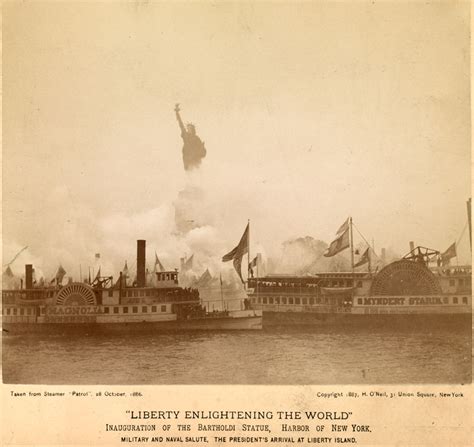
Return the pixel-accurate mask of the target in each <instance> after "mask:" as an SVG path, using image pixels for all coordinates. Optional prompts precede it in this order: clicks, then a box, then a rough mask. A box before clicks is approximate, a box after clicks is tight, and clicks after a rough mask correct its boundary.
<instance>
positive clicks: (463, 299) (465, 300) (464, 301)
mask: <svg viewBox="0 0 474 447" xmlns="http://www.w3.org/2000/svg"><path fill="white" fill-rule="evenodd" d="M462 303H463V304H467V296H463V297H462Z"/></svg>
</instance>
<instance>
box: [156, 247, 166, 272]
mask: <svg viewBox="0 0 474 447" xmlns="http://www.w3.org/2000/svg"><path fill="white" fill-rule="evenodd" d="M157 267H158V268H159V269H160V272H164V271H165V268H164V267H163V264H162V263H161V262H160V260H159V259H158V255H157V254H156V252H155V272H157V271H158V270H157Z"/></svg>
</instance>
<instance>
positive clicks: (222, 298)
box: [220, 273, 224, 310]
mask: <svg viewBox="0 0 474 447" xmlns="http://www.w3.org/2000/svg"><path fill="white" fill-rule="evenodd" d="M220 280H221V281H220V282H221V301H222V310H224V293H223V292H222V273H221V274H220Z"/></svg>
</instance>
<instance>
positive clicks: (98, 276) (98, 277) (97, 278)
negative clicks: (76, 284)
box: [94, 267, 100, 281]
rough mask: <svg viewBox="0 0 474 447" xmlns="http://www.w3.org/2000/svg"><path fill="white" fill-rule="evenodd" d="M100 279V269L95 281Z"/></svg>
mask: <svg viewBox="0 0 474 447" xmlns="http://www.w3.org/2000/svg"><path fill="white" fill-rule="evenodd" d="M99 279H100V267H99V270H97V275H95V278H94V281H98V280H99Z"/></svg>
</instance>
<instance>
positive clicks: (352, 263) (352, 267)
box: [349, 217, 354, 277]
mask: <svg viewBox="0 0 474 447" xmlns="http://www.w3.org/2000/svg"><path fill="white" fill-rule="evenodd" d="M349 228H350V239H351V269H352V277H354V235H353V234H352V217H349Z"/></svg>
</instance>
